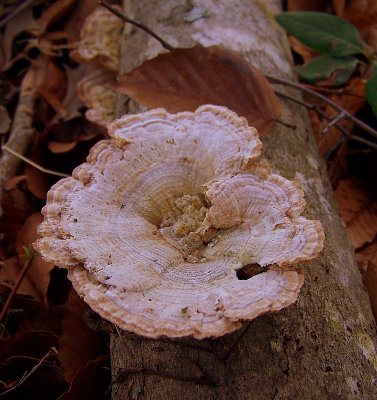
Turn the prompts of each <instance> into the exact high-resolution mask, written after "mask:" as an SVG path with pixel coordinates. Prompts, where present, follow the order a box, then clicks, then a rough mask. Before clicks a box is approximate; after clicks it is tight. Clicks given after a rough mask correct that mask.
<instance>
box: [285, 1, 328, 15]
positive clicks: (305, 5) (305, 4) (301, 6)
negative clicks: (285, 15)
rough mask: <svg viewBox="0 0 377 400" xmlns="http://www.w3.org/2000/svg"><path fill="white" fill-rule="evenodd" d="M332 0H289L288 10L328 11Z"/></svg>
mask: <svg viewBox="0 0 377 400" xmlns="http://www.w3.org/2000/svg"><path fill="white" fill-rule="evenodd" d="M330 5H331V0H288V2H287V10H288V11H323V12H325V11H327V10H328V8H329V6H330Z"/></svg>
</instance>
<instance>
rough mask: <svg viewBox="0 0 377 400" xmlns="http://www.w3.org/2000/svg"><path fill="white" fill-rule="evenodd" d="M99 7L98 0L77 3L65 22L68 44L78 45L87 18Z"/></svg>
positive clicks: (64, 27) (82, 0)
mask: <svg viewBox="0 0 377 400" xmlns="http://www.w3.org/2000/svg"><path fill="white" fill-rule="evenodd" d="M97 7H98V0H80V1H76V2H75V4H74V5H73V7H72V8H71V9H70V10H69V12H68V13H67V16H66V18H65V21H63V29H64V31H65V32H67V35H68V42H69V43H76V42H78V41H79V40H80V32H81V29H82V27H83V25H84V22H85V19H86V17H87V16H88V15H89V14H91V13H92V12H93V11H94V10H95V9H96V8H97Z"/></svg>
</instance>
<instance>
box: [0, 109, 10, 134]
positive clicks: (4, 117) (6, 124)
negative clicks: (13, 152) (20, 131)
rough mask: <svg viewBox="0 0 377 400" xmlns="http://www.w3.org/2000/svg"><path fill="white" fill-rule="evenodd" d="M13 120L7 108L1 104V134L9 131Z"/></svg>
mask: <svg viewBox="0 0 377 400" xmlns="http://www.w3.org/2000/svg"><path fill="white" fill-rule="evenodd" d="M11 122H12V121H11V119H10V117H9V114H8V111H7V109H6V108H5V107H3V106H1V105H0V135H2V134H4V133H7V132H8V131H9V129H10V124H11Z"/></svg>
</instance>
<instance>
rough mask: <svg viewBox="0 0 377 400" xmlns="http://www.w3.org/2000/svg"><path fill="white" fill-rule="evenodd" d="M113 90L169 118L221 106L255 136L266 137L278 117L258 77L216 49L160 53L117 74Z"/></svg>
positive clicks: (276, 103)
mask: <svg viewBox="0 0 377 400" xmlns="http://www.w3.org/2000/svg"><path fill="white" fill-rule="evenodd" d="M116 90H118V91H120V92H122V93H125V94H127V95H128V96H129V97H131V98H132V99H135V100H136V101H138V102H139V103H141V104H144V105H146V106H148V107H164V108H166V109H167V111H169V112H172V113H175V112H179V111H193V110H195V109H196V108H197V107H199V106H200V105H203V104H215V105H221V106H226V107H228V108H230V109H231V110H233V111H235V112H236V113H237V114H238V115H242V116H244V117H245V118H246V119H247V120H248V122H249V124H250V125H252V126H254V127H256V128H257V129H258V130H259V133H260V135H265V134H267V133H269V132H270V130H271V129H272V127H273V126H274V125H275V123H276V121H277V119H278V118H279V116H280V113H281V107H280V103H279V100H278V99H277V97H276V96H275V93H274V91H273V89H272V87H271V85H270V84H269V83H268V81H267V80H266V78H265V77H264V76H263V75H262V73H261V72H260V71H258V70H257V69H256V68H255V67H253V66H252V65H250V64H249V63H248V62H247V61H245V60H244V59H243V58H242V57H241V56H240V55H239V54H237V53H235V52H233V51H231V50H227V49H224V48H221V47H217V46H213V47H199V46H198V47H193V48H190V49H178V50H174V51H172V52H170V53H167V54H160V55H159V56H157V57H156V58H154V59H152V60H149V61H146V62H144V63H143V64H142V65H141V66H140V67H137V68H135V69H134V70H132V71H131V72H129V73H127V74H124V75H121V76H120V77H119V81H118V83H117V85H116Z"/></svg>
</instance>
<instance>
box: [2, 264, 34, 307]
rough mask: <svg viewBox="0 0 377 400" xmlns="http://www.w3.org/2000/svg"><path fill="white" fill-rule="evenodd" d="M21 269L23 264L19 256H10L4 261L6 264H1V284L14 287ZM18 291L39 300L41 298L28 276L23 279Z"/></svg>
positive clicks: (10, 287)
mask: <svg viewBox="0 0 377 400" xmlns="http://www.w3.org/2000/svg"><path fill="white" fill-rule="evenodd" d="M21 270H22V266H21V265H20V263H19V261H18V259H17V257H12V258H8V259H7V260H5V261H4V264H3V265H1V266H0V284H1V285H3V286H6V287H8V288H9V289H12V288H13V287H14V285H15V283H16V282H17V280H18V277H19V275H20V273H21ZM17 293H18V294H23V295H26V296H31V297H32V298H33V299H36V300H38V301H40V300H41V296H40V294H39V293H38V291H37V290H36V289H35V287H34V285H33V283H32V282H31V281H30V279H29V278H28V277H27V276H26V277H25V278H24V279H23V280H22V283H21V286H20V287H19V289H18V290H17Z"/></svg>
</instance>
